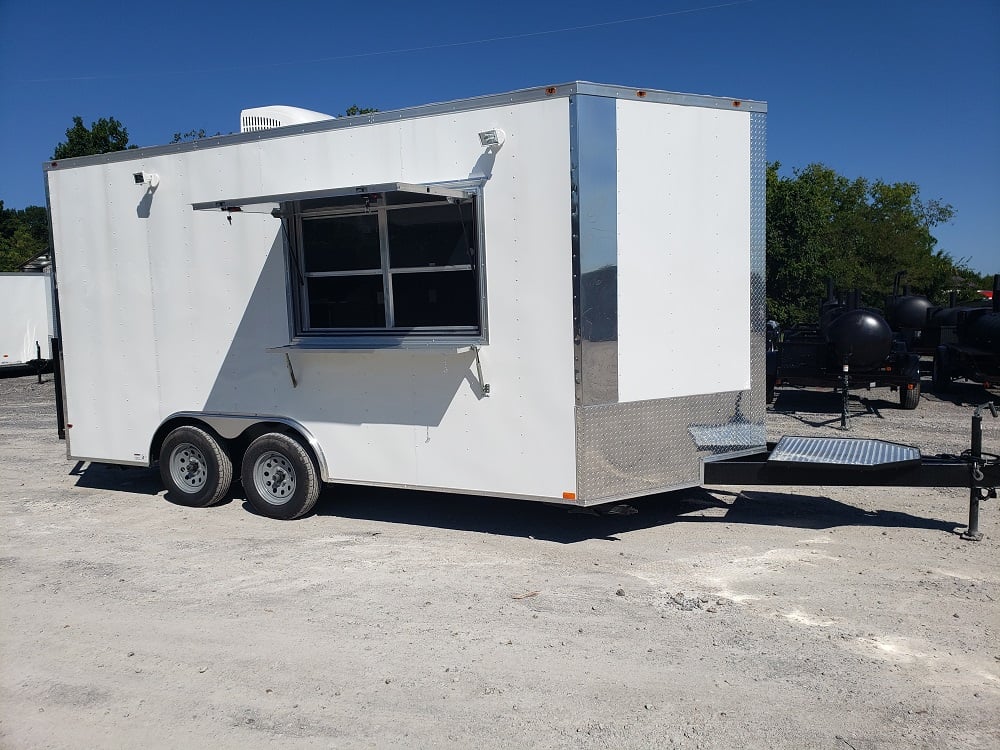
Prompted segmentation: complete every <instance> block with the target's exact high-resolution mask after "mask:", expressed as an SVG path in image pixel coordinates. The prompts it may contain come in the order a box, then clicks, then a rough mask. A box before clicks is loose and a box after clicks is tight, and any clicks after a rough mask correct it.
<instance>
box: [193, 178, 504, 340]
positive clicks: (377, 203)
mask: <svg viewBox="0 0 1000 750" xmlns="http://www.w3.org/2000/svg"><path fill="white" fill-rule="evenodd" d="M480 188H481V184H480V183H474V184H470V183H461V184H457V186H456V184H452V183H449V184H446V185H445V184H433V185H428V184H424V185H414V184H408V183H402V182H394V183H388V184H380V185H367V186H358V187H351V188H341V189H336V190H325V191H310V192H303V193H294V194H282V195H270V196H257V197H253V198H244V199H237V200H227V201H214V202H211V203H196V204H194V206H193V207H194V208H195V209H196V210H204V209H209V210H222V211H228V212H230V213H234V212H237V213H239V212H246V213H269V214H271V215H272V216H274V217H276V218H279V219H280V220H281V221H282V226H283V230H284V237H285V244H286V247H287V251H288V252H287V258H288V263H287V268H288V279H289V284H288V286H289V289H290V291H291V294H290V303H291V307H292V310H293V318H294V327H295V330H294V340H293V342H292V344H291V346H292V348H308V349H315V348H344V347H348V348H350V347H359V348H361V347H363V348H380V347H385V346H408V345H413V346H427V345H431V344H435V343H436V344H441V345H446V346H456V345H457V346H461V345H476V344H482V343H485V341H486V284H485V274H484V268H483V234H484V232H483V227H482V202H481V190H480Z"/></svg>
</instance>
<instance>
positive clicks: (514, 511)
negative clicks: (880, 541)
mask: <svg viewBox="0 0 1000 750" xmlns="http://www.w3.org/2000/svg"><path fill="white" fill-rule="evenodd" d="M71 474H73V475H74V476H76V477H77V482H76V486H77V487H86V488H88V489H99V490H108V491H112V492H122V493H132V494H139V495H146V496H151V495H157V494H161V493H162V492H163V486H162V484H161V483H160V478H159V474H158V473H157V471H156V470H155V469H143V468H119V467H116V466H108V465H104V464H85V465H80V464H78V465H77V467H75V468H74V471H73V472H71ZM244 498H245V495H244V493H243V491H242V488H241V487H240V486H239V483H238V482H237V483H236V485H235V486H234V489H233V491H232V492H231V493H230V497H229V498H228V499H227V500H225V501H224V502H223V504H225V503H228V502H230V501H232V500H234V499H235V500H242V501H243V502H242V505H243V508H244V510H246V511H247V512H248V513H252V514H255V515H256V511H255V510H254V509H253V507H252V506H251V505H250V504H249V503H247V502H246V501H245V500H243V499H244ZM164 502H166V500H164ZM956 507H957V506H956ZM202 510H203V512H205V513H210V512H211V509H207V508H206V509H202ZM312 515H314V516H320V517H330V518H334V519H335V518H338V517H339V518H350V519H355V520H364V521H376V522H382V523H392V524H403V525H407V526H424V527H428V528H440V529H450V530H454V531H470V532H475V533H482V534H495V535H498V536H509V537H520V538H532V539H542V540H546V541H551V542H557V543H560V544H573V543H575V542H581V541H586V540H589V539H601V540H605V541H609V542H617V541H620V537H621V535H622V534H627V533H629V532H634V531H640V530H643V529H650V528H655V527H657V526H666V525H669V524H674V523H723V524H730V525H731V524H747V525H756V526H783V527H786V528H798V529H814V530H815V529H829V528H835V527H838V526H873V527H880V528H910V529H928V530H932V531H944V532H954V531H955V530H956V529H958V528H960V527H962V526H963V524H962V523H961V522H958V521H950V520H943V519H935V518H923V517H920V516H914V515H911V514H909V513H901V512H898V511H889V510H875V511H868V510H863V509H861V508H858V507H855V506H853V505H848V504H846V503H842V502H839V501H837V500H833V499H832V498H829V497H825V496H821V495H796V494H792V493H788V492H767V491H757V490H754V491H746V492H740V493H730V492H726V491H722V490H712V491H709V490H705V489H701V488H694V489H689V490H680V491H676V492H665V493H660V494H657V495H650V496H648V497H644V498H637V499H633V500H630V501H628V502H627V503H618V504H611V505H606V506H600V507H597V508H574V507H570V506H564V505H547V504H544V503H536V502H530V501H526V500H509V499H505V498H494V497H483V496H479V495H455V494H449V493H441V492H422V491H419V490H402V489H390V488H382V487H359V486H354V485H327V486H326V487H325V488H324V490H323V494H322V495H321V496H320V500H319V502H318V503H317V505H316V509H315V510H314V511H313V514H312ZM274 523H281V522H280V521H274Z"/></svg>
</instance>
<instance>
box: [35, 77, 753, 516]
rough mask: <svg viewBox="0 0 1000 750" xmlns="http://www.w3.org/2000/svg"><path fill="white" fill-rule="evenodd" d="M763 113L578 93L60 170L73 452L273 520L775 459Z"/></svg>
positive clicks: (629, 92) (100, 160)
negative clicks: (764, 452)
mask: <svg viewBox="0 0 1000 750" xmlns="http://www.w3.org/2000/svg"><path fill="white" fill-rule="evenodd" d="M765 110H766V108H765V105H764V104H762V103H759V102H751V101H746V100H742V101H737V100H733V99H722V98H716V97H709V96H696V95H687V94H674V93H668V92H663V91H653V90H639V89H633V88H623V87H616V86H607V85H599V84H591V83H582V82H576V83H570V84H565V85H558V86H549V87H544V88H537V89H529V90H523V91H516V92H513V93H507V94H500V95H495V96H484V97H479V98H475V99H468V100H464V101H457V102H450V103H445V104H432V105H427V106H421V107H415V108H412V109H405V110H400V111H395V112H379V113H375V114H367V115H362V116H358V117H351V118H340V119H328V120H321V121H317V122H310V123H305V124H296V125H291V126H285V127H278V128H273V129H265V130H257V131H250V132H245V133H240V134H235V135H231V136H222V137H216V138H209V139H204V140H200V141H196V142H191V143H182V144H173V145H169V146H163V147H157V148H145V149H137V150H130V151H122V152H118V153H112V154H106V155H102V156H94V157H85V158H80V159H70V160H66V161H59V162H51V163H49V164H47V165H46V166H45V171H46V177H47V185H48V199H49V208H50V215H51V221H52V233H53V239H54V247H55V261H56V268H57V270H58V276H57V281H58V284H57V288H58V303H59V309H60V313H61V316H60V317H61V338H62V357H63V372H64V391H65V410H66V422H67V425H66V426H67V428H68V431H67V434H68V454H69V456H70V457H71V458H74V459H78V460H90V461H98V462H106V463H117V464H129V465H139V466H148V465H151V464H152V463H154V462H156V461H159V464H160V471H161V475H162V477H163V480H164V483H165V484H166V485H167V488H168V493H169V494H170V496H172V497H173V498H176V499H177V500H179V501H181V502H186V503H188V504H192V505H208V504H211V503H213V502H216V501H218V500H219V499H221V498H222V497H223V496H224V495H225V494H226V493H227V492H228V491H229V487H230V484H231V482H232V480H233V477H234V474H237V475H238V476H239V477H240V478H241V480H242V484H243V487H244V490H245V491H246V493H247V496H248V499H249V500H250V502H251V503H253V505H254V506H255V507H256V508H257V509H258V510H260V511H261V512H263V513H265V514H268V515H271V516H274V517H278V518H294V517H297V516H299V515H302V514H303V513H305V512H307V511H308V510H309V509H310V508H311V507H312V505H313V504H314V502H315V500H316V497H317V495H318V493H319V490H320V486H321V483H322V482H337V483H354V484H366V485H380V486H389V487H400V488H424V489H435V490H443V491H448V492H459V493H471V494H479V495H491V496H500V497H513V498H524V499H531V500H541V501H545V502H552V503H567V504H576V505H582V506H589V505H597V504H601V503H607V502H610V501H616V500H621V499H625V498H630V497H635V496H639V495H645V494H650V493H656V492H660V491H664V490H670V489H677V488H683V487H691V486H696V485H699V484H700V483H701V482H702V477H703V470H704V467H703V462H705V461H711V460H715V459H719V458H723V457H733V456H739V455H746V454H749V453H753V452H756V451H759V450H761V449H762V448H763V447H764V445H765V431H764V384H765V383H764V330H765V316H764V180H765V154H764V136H765V117H766V115H765ZM95 351H100V352H101V356H100V357H96V356H93V353H94V352H95Z"/></svg>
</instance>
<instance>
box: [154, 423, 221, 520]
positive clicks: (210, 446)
mask: <svg viewBox="0 0 1000 750" xmlns="http://www.w3.org/2000/svg"><path fill="white" fill-rule="evenodd" d="M160 478H161V479H162V480H163V484H164V486H165V487H166V488H167V494H166V498H167V500H169V501H170V502H172V503H176V504H177V505H187V506H189V507H192V508H207V507H208V506H209V505H214V504H215V503H217V502H219V501H220V500H222V498H223V497H225V496H226V493H227V492H229V488H230V487H231V486H232V484H233V461H232V459H231V458H230V457H229V451H228V449H227V446H226V445H225V444H224V443H221V442H219V441H218V440H216V438H215V437H213V436H212V435H211V434H209V433H208V432H206V431H205V430H203V429H201V428H200V427H192V426H189V425H188V426H184V427H177V428H176V429H174V430H171V432H170V434H168V435H167V437H166V438H165V439H164V441H163V445H161V446H160Z"/></svg>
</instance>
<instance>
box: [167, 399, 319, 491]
mask: <svg viewBox="0 0 1000 750" xmlns="http://www.w3.org/2000/svg"><path fill="white" fill-rule="evenodd" d="M185 424H187V425H194V426H197V427H203V428H207V429H208V430H209V431H210V432H211V433H213V434H214V435H216V436H217V437H219V438H221V439H223V440H227V441H230V442H232V443H233V444H234V446H235V447H236V448H237V449H238V454H237V452H234V454H233V458H234V461H238V460H239V459H238V455H242V453H243V451H244V450H245V449H246V447H247V446H248V445H250V443H251V442H253V441H254V440H255V439H256V438H258V437H260V436H261V435H263V434H265V433H268V432H280V433H284V434H286V435H290V436H291V437H294V438H295V439H296V440H298V441H299V442H301V443H302V446H303V447H304V448H306V449H307V450H309V451H310V452H311V453H312V455H313V458H314V459H315V460H316V467H317V468H318V469H319V476H320V481H323V482H328V481H330V479H329V476H330V472H329V467H328V465H327V462H326V456H324V454H323V449H322V448H321V447H320V444H319V441H317V440H316V438H315V436H314V435H313V434H312V433H311V432H310V431H309V430H308V429H307V428H306V427H305V426H303V425H302V424H301V423H299V422H297V421H296V420H294V419H289V418H288V417H279V416H271V415H259V414H256V415H247V414H221V413H215V412H195V411H183V412H176V413H174V414H171V415H170V416H169V417H167V418H166V419H165V420H163V422H162V423H161V424H160V426H159V427H158V428H157V430H156V432H155V433H154V435H153V440H152V443H151V445H150V453H149V455H150V456H158V455H159V452H160V446H161V445H162V443H163V439H164V438H165V437H166V436H167V435H168V434H169V433H170V431H171V430H173V429H174V428H175V427H179V426H181V425H185Z"/></svg>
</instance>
